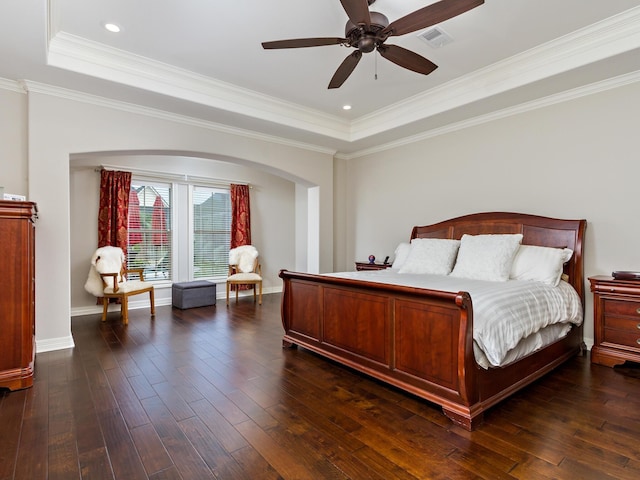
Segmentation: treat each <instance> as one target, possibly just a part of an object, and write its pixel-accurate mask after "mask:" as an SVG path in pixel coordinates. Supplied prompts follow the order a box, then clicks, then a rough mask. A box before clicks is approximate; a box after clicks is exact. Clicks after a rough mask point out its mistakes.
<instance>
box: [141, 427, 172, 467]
mask: <svg viewBox="0 0 640 480" xmlns="http://www.w3.org/2000/svg"><path fill="white" fill-rule="evenodd" d="M131 438H132V440H133V443H134V445H135V446H136V450H137V451H138V454H139V455H140V459H141V460H142V464H143V465H144V469H145V471H146V472H147V475H149V476H151V475H154V474H156V473H159V472H161V471H163V470H166V469H168V468H171V467H172V466H173V461H172V460H171V457H170V456H169V454H168V453H167V451H166V450H165V448H164V445H163V444H162V441H161V440H160V437H158V433H157V432H156V430H155V428H153V425H151V424H150V423H147V424H146V425H141V426H139V427H136V428H134V429H132V430H131Z"/></svg>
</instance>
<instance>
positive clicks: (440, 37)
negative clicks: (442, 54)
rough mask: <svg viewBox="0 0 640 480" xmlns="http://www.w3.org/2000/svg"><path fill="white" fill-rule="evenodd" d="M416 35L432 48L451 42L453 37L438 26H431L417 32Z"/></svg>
mask: <svg viewBox="0 0 640 480" xmlns="http://www.w3.org/2000/svg"><path fill="white" fill-rule="evenodd" d="M418 37H420V38H421V39H422V40H424V41H425V42H427V43H428V44H429V45H431V46H432V47H433V48H440V47H444V46H445V45H446V44H447V43H451V42H453V38H451V36H449V34H448V33H446V32H445V31H444V30H442V29H441V28H440V27H433V28H430V29H429V30H425V31H424V32H422V33H421V34H419V35H418Z"/></svg>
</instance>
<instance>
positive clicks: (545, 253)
mask: <svg viewBox="0 0 640 480" xmlns="http://www.w3.org/2000/svg"><path fill="white" fill-rule="evenodd" d="M571 255H573V250H571V249H569V248H550V247H538V246H535V245H520V247H519V248H518V251H517V252H516V256H515V257H514V259H513V264H512V265H511V274H510V275H509V277H510V278H512V279H514V280H535V281H537V282H543V283H546V284H548V285H553V286H554V287H555V286H557V285H558V284H559V283H560V277H561V276H562V268H563V266H564V264H565V263H567V262H568V261H569V259H570V258H571Z"/></svg>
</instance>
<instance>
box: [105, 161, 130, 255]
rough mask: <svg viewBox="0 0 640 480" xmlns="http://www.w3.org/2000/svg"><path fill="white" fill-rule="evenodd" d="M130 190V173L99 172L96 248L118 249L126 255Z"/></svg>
mask: <svg viewBox="0 0 640 480" xmlns="http://www.w3.org/2000/svg"><path fill="white" fill-rule="evenodd" d="M130 190H131V172H119V171H113V170H102V172H100V209H99V211H98V247H104V246H106V245H111V246H113V247H120V248H122V250H123V251H124V252H125V255H126V253H127V224H128V220H129V218H128V216H129V193H130Z"/></svg>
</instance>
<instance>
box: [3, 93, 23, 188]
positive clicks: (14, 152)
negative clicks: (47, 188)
mask: <svg viewBox="0 0 640 480" xmlns="http://www.w3.org/2000/svg"><path fill="white" fill-rule="evenodd" d="M8 86H10V85H8ZM0 87H2V84H0ZM26 117H27V96H26V95H25V94H24V93H19V92H18V90H17V88H14V89H13V90H6V89H2V88H0V187H4V192H5V193H15V194H17V195H25V196H26V195H27V194H28V193H29V188H28V182H27V162H26V161H25V160H26V158H27V122H26Z"/></svg>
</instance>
